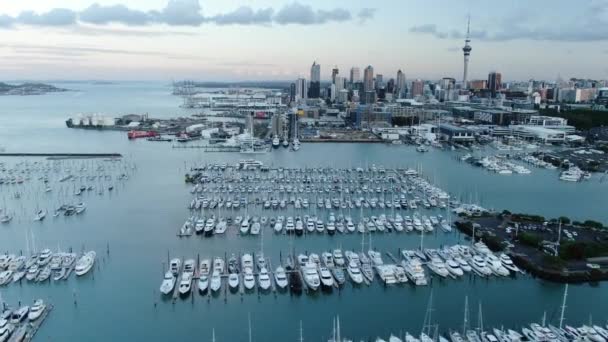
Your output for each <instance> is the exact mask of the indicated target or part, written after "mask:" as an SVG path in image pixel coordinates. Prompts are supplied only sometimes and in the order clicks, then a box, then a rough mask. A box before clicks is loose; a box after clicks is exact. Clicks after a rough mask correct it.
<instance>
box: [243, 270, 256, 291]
mask: <svg viewBox="0 0 608 342" xmlns="http://www.w3.org/2000/svg"><path fill="white" fill-rule="evenodd" d="M243 285H245V289H247V290H251V289H253V288H254V287H255V277H254V276H253V269H252V268H250V267H247V268H245V272H244V273H243Z"/></svg>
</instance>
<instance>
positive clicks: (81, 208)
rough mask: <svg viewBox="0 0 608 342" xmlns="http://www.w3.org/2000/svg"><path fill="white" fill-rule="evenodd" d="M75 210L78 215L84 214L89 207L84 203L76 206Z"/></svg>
mask: <svg viewBox="0 0 608 342" xmlns="http://www.w3.org/2000/svg"><path fill="white" fill-rule="evenodd" d="M74 208H75V210H76V214H82V213H83V212H84V211H85V210H87V206H86V205H85V204H84V202H80V203H78V204H76V206H75V207H74Z"/></svg>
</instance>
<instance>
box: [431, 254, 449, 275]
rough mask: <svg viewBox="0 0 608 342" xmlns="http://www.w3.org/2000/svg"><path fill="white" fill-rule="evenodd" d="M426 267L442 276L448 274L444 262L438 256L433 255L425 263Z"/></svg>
mask: <svg viewBox="0 0 608 342" xmlns="http://www.w3.org/2000/svg"><path fill="white" fill-rule="evenodd" d="M427 267H428V268H429V269H430V270H431V271H433V272H435V274H437V275H438V276H440V277H442V278H445V277H447V276H448V275H450V272H449V271H448V269H447V268H446V267H445V264H444V263H443V261H442V260H441V259H440V258H439V257H438V256H433V257H432V258H431V260H430V262H429V263H428V264H427Z"/></svg>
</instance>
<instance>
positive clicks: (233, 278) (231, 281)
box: [228, 273, 239, 290]
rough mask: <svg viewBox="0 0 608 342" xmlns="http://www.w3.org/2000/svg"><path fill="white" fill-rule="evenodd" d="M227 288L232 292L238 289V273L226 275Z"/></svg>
mask: <svg viewBox="0 0 608 342" xmlns="http://www.w3.org/2000/svg"><path fill="white" fill-rule="evenodd" d="M228 286H229V287H230V289H232V290H236V289H238V287H239V274H238V273H230V275H228Z"/></svg>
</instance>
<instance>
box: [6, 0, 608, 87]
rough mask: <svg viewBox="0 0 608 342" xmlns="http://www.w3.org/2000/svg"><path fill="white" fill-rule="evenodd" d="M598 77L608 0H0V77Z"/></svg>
mask: <svg viewBox="0 0 608 342" xmlns="http://www.w3.org/2000/svg"><path fill="white" fill-rule="evenodd" d="M469 16H470V18H471V33H470V36H471V46H472V48H473V50H472V52H471V58H470V64H469V80H472V79H486V78H487V74H488V72H490V71H499V72H501V73H502V75H503V80H506V81H516V80H522V81H523V80H529V79H537V80H541V79H544V80H549V81H553V80H555V79H557V77H558V76H559V77H561V78H564V79H566V78H570V77H581V78H593V79H608V63H606V61H607V60H608V0H576V1H572V0H568V1H565V0H534V1H529V0H509V1H504V0H503V1H495V0H460V1H454V0H382V1H366V0H298V1H278V0H256V1H253V0H221V1H219V0H216V1H211V0H123V1H117V0H45V1H40V0H19V1H2V5H0V42H1V43H0V81H1V80H28V79H29V80H47V79H70V80H90V79H96V80H180V79H194V80H206V81H243V80H292V79H295V78H297V77H305V78H309V77H310V66H311V65H312V63H313V61H316V62H317V63H319V64H321V78H322V79H324V80H327V79H329V78H330V77H331V69H332V68H333V67H334V66H337V67H338V68H339V69H340V74H342V75H343V76H348V73H349V70H350V68H351V67H353V66H357V67H359V68H361V70H363V68H365V67H366V66H367V65H372V66H373V67H374V71H375V73H381V74H383V75H384V78H385V79H388V78H391V77H395V75H396V73H397V70H398V69H401V70H403V71H404V73H405V74H406V77H407V79H409V80H411V79H415V78H422V79H438V78H441V77H454V78H456V79H457V80H461V79H462V69H463V55H462V46H463V45H464V39H465V35H466V26H467V18H468V17H469Z"/></svg>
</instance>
